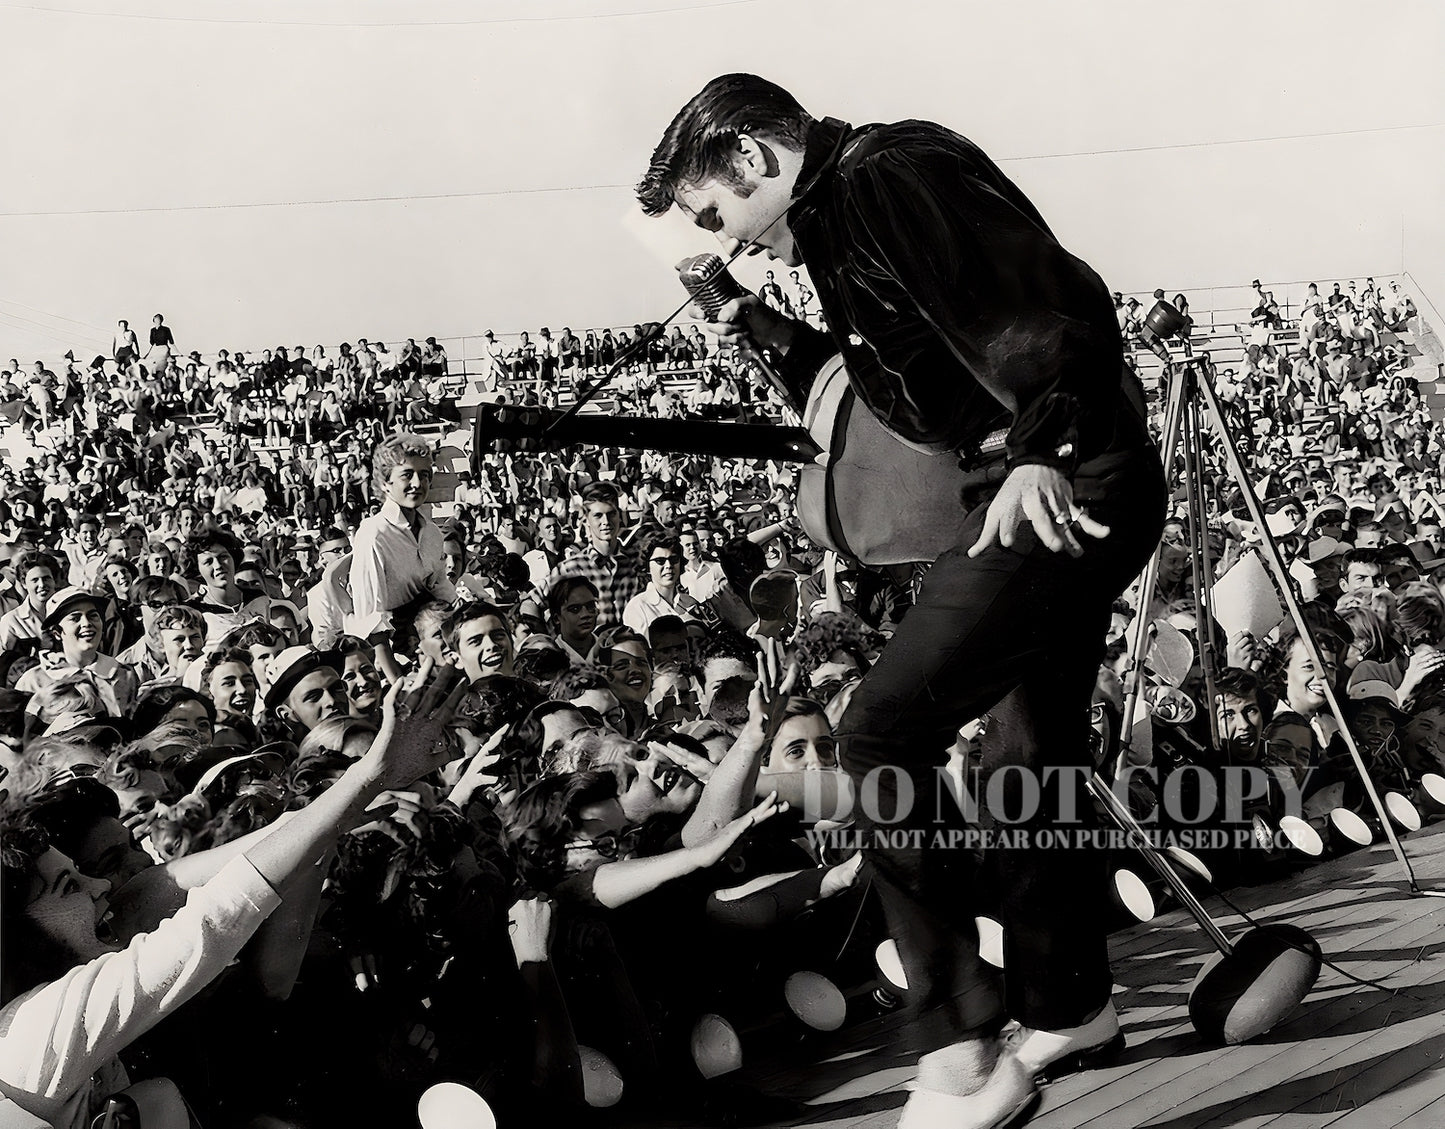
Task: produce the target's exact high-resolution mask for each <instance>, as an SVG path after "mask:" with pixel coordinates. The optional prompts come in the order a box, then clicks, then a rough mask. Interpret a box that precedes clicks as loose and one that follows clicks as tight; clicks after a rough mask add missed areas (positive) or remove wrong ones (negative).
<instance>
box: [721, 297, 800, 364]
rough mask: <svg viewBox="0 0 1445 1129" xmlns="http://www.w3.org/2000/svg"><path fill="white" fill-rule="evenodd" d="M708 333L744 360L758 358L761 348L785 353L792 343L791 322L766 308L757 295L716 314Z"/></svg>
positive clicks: (741, 299)
mask: <svg viewBox="0 0 1445 1129" xmlns="http://www.w3.org/2000/svg"><path fill="white" fill-rule="evenodd" d="M707 331H708V332H709V333H712V334H716V335H717V339H718V343H719V344H721V345H731V346H732V347H733V348H734V349H736V350H737V352H738V353H739V354H740V355H741V356H743V357H746V358H749V359H752V358H754V357H756V356H757V355H758V349H759V348H760V347H766V348H770V349H777V350H779V351H780V352H787V349H788V346H789V345H791V344H792V341H793V321H792V319H791V318H786V317H784V316H783V315H782V314H780V313H778V312H777V311H776V310H774V309H772V308H770V307H769V306H767V305H765V304H764V303H763V301H762V299H760V298H759V297H758V296H757V295H756V294H744V295H743V296H742V297H741V298H734V299H733V300H732V301H731V302H729V303H728V304H727V305H725V306H724V307H723V308H722V309H720V310H719V311H718V312H717V321H710V322H708V323H707Z"/></svg>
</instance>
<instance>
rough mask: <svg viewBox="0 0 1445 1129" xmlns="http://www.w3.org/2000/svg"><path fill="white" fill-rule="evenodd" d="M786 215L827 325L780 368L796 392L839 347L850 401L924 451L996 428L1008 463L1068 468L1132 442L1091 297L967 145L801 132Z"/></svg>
mask: <svg viewBox="0 0 1445 1129" xmlns="http://www.w3.org/2000/svg"><path fill="white" fill-rule="evenodd" d="M788 221H789V224H790V226H791V228H792V232H793V235H794V238H795V239H796V241H797V248H798V251H799V253H800V254H801V256H802V258H803V261H804V262H805V263H806V264H807V266H808V271H809V274H810V275H811V277H812V280H813V283H814V285H815V286H816V287H817V290H818V301H819V304H820V306H821V308H822V311H823V314H824V316H825V318H826V319H827V324H828V326H829V332H828V333H823V332H821V331H817V330H800V331H799V336H798V337H797V338H795V341H794V344H793V346H792V347H791V349H790V350H789V353H788V355H787V357H786V358H785V359H784V363H783V364H782V366H781V368H782V369H783V372H784V375H785V377H787V378H788V379H789V381H790V384H791V386H792V388H793V391H794V393H795V395H798V396H799V397H800V399H805V398H806V394H807V387H808V384H809V382H810V379H811V374H812V373H815V372H816V371H817V367H818V365H819V364H821V363H822V361H824V360H826V359H827V357H829V356H831V355H833V354H834V353H837V352H839V351H840V350H841V352H842V354H843V357H844V360H845V362H846V364H847V368H848V372H849V378H850V381H851V383H852V386H853V389H854V391H855V392H856V393H857V395H858V396H859V398H860V399H862V400H863V401H864V402H865V403H866V404H867V405H868V407H869V408H870V409H871V410H872V411H873V412H874V414H875V415H877V416H878V417H879V418H880V419H881V420H882V421H883V422H884V423H885V424H886V425H887V426H888V427H889V428H890V430H892V431H893V432H894V433H895V434H897V435H899V436H901V437H902V438H904V439H906V440H908V441H910V442H912V443H915V444H919V445H923V446H926V447H928V448H932V449H934V450H939V451H950V450H957V451H963V452H967V451H968V450H969V449H970V447H971V446H972V445H974V444H976V443H977V442H978V441H979V440H980V439H981V438H982V437H983V436H984V435H986V434H988V433H989V432H990V431H993V430H997V429H999V428H1001V427H1009V428H1010V432H1009V436H1008V443H1007V452H1008V455H1009V458H1010V461H1011V462H1012V463H1014V464H1022V463H1040V464H1045V465H1050V466H1056V467H1058V468H1060V469H1062V470H1064V471H1065V472H1066V473H1070V474H1073V473H1075V472H1076V471H1077V470H1078V469H1079V466H1080V463H1081V462H1086V461H1088V460H1090V459H1093V458H1095V457H1096V456H1098V455H1101V454H1103V453H1105V452H1110V451H1118V450H1120V449H1121V448H1122V447H1125V446H1127V447H1129V448H1131V449H1137V448H1138V447H1139V446H1140V445H1141V444H1142V443H1147V442H1148V440H1147V436H1146V434H1145V433H1144V431H1143V426H1142V422H1141V418H1140V413H1141V412H1142V396H1141V395H1139V394H1138V392H1137V382H1132V383H1133V385H1134V388H1133V390H1132V391H1131V393H1130V395H1129V396H1128V399H1127V401H1126V398H1125V395H1124V388H1125V381H1124V380H1123V378H1122V374H1123V367H1124V366H1123V345H1122V341H1121V339H1120V335H1119V326H1118V321H1117V319H1116V318H1115V316H1114V307H1113V302H1112V300H1111V298H1110V296H1109V291H1108V289H1107V287H1105V285H1104V283H1103V281H1102V280H1101V279H1100V278H1099V276H1098V275H1097V274H1095V273H1094V271H1093V270H1091V269H1090V268H1089V266H1088V265H1087V264H1085V263H1084V262H1082V261H1081V260H1079V259H1077V258H1075V257H1074V256H1073V255H1071V254H1069V253H1068V252H1067V251H1065V250H1064V248H1063V247H1061V246H1060V245H1059V243H1058V240H1056V239H1055V238H1054V236H1053V233H1052V232H1050V231H1049V228H1048V226H1047V225H1046V224H1045V223H1044V221H1043V219H1042V218H1041V217H1040V216H1039V214H1038V212H1037V211H1036V210H1035V209H1034V206H1033V205H1032V204H1031V203H1030V202H1029V201H1028V199H1027V198H1026V197H1025V196H1024V195H1023V193H1022V192H1020V191H1019V190H1018V188H1017V187H1015V186H1014V185H1013V184H1012V183H1011V182H1010V181H1009V180H1008V178H1007V177H1005V176H1004V174H1003V173H1002V172H1000V171H999V169H998V168H997V167H996V166H995V165H994V164H993V162H992V161H990V160H989V159H988V157H986V156H985V155H984V153H983V152H982V151H981V150H980V149H979V148H978V147H977V146H976V145H974V144H973V143H972V142H970V141H968V140H967V139H966V138H963V137H961V136H959V135H958V134H956V133H953V132H951V131H950V130H947V129H944V128H943V127H942V126H939V125H935V124H933V123H931V122H923V121H904V122H898V123H895V124H892V125H873V126H864V127H862V128H859V129H854V128H853V127H852V126H849V125H847V124H845V123H843V122H840V121H836V120H834V119H832V118H828V119H824V120H822V121H819V122H815V123H814V124H813V125H812V126H811V127H810V131H809V135H808V142H807V146H806V152H805V155H804V163H803V168H802V171H801V172H800V174H799V177H798V186H797V188H796V189H795V203H794V204H793V207H792V208H791V209H790V211H789V212H788ZM1005 404H1008V405H1010V406H1011V407H1012V408H1013V410H1012V411H1011V410H1010V407H1006V406H1005ZM1129 405H1132V407H1131V406H1129Z"/></svg>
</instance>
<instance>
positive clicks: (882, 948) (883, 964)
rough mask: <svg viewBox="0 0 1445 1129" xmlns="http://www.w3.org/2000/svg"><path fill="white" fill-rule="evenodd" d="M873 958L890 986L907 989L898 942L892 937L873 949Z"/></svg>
mask: <svg viewBox="0 0 1445 1129" xmlns="http://www.w3.org/2000/svg"><path fill="white" fill-rule="evenodd" d="M984 959H987V958H986V957H985V958H984ZM873 960H874V963H876V964H877V965H878V971H879V973H881V974H882V976H883V979H884V980H885V981H886V982H887V984H888V986H889V987H890V988H892V989H893V990H894V991H897V992H906V991H908V974H907V973H906V972H904V971H903V960H902V958H900V957H899V955H898V944H897V942H895V941H894V940H893V938H892V937H889V938H888V939H887V940H886V941H884V942H882V943H881V944H880V945H879V946H878V947H877V948H876V949H874V950H873Z"/></svg>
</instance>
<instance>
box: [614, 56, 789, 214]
mask: <svg viewBox="0 0 1445 1129" xmlns="http://www.w3.org/2000/svg"><path fill="white" fill-rule="evenodd" d="M812 120H813V119H812V118H811V117H810V116H809V115H808V112H807V111H806V110H804V109H803V107H802V106H801V105H800V104H799V103H798V100H797V99H796V98H794V97H793V96H792V95H791V94H789V93H788V92H787V91H786V90H784V89H783V88H782V87H781V86H778V85H777V84H776V83H772V82H769V81H768V80H767V79H765V78H759V77H758V76H757V75H753V74H725V75H721V76H719V77H718V78H715V79H713V80H712V81H711V82H709V83H708V84H707V85H706V86H704V87H703V88H702V90H701V91H699V92H698V93H697V94H696V95H695V96H694V97H693V98H692V99H691V100H690V101H689V102H688V103H687V105H685V106H684V107H683V108H682V109H681V110H679V111H678V112H677V116H676V117H674V118H673V119H672V121H671V122H670V123H669V124H668V127H667V129H666V130H665V131H664V132H663V135H662V140H661V141H659V142H658V143H657V148H656V149H654V150H653V151H652V162H651V163H650V164H649V165H648V167H647V172H646V173H645V174H643V177H642V180H641V181H639V182H638V185H637V202H638V203H639V204H641V205H642V210H643V211H644V212H645V213H646V214H647V215H649V216H660V215H662V214H664V213H665V212H666V211H667V210H668V209H669V208H671V207H672V203H673V199H672V194H673V192H674V190H675V189H677V188H678V187H679V186H680V185H683V184H700V183H703V182H705V181H708V180H719V181H721V182H723V183H724V184H729V185H736V184H738V183H739V182H740V178H739V176H738V172H737V169H736V166H735V165H734V154H735V153H736V151H737V139H738V135H739V134H742V133H747V134H753V135H756V136H760V137H767V138H771V139H773V140H776V141H781V142H784V143H786V144H787V145H789V146H790V147H792V148H794V149H801V148H802V147H803V144H804V142H805V140H806V138H807V134H808V126H809V124H811V122H812Z"/></svg>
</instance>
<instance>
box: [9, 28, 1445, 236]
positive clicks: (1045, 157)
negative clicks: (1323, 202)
mask: <svg viewBox="0 0 1445 1129" xmlns="http://www.w3.org/2000/svg"><path fill="white" fill-rule="evenodd" d="M5 6H6V5H4V4H3V3H0V7H5ZM1441 128H1445V122H1428V123H1421V124H1416V125H1391V126H1379V127H1372V128H1366V129H1342V130H1327V131H1324V132H1320V133H1290V134H1278V135H1275V136H1271V137H1240V138H1224V139H1222V140H1217V141H1177V142H1170V143H1168V144H1163V145H1129V146H1120V147H1117V148H1112V149H1083V150H1076V151H1073V152H1061V153H1032V154H1025V155H1022V156H1013V157H999V158H997V163H998V164H1001V165H1006V164H1011V163H1015V162H1020V161H1053V160H1064V159H1068V158H1078V157H1102V156H1111V155H1119V154H1126V153H1151V152H1165V151H1169V150H1181V149H1209V148H1215V147H1218V146H1225V145H1262V144H1272V143H1277V142H1283V141H1306V140H1318V139H1321V138H1328V137H1354V136H1360V135H1365V134H1378V133H1398V132H1401V131H1405V130H1420V129H1441ZM632 187H633V185H632V184H630V183H622V182H617V183H610V184H563V185H551V186H542V187H535V188H485V189H476V190H473V191H468V192H427V193H415V194H412V193H399V194H392V195H381V196H331V197H317V198H314V199H307V200H253V201H236V202H231V203H220V204H155V205H139V206H129V207H116V208H56V209H45V210H36V211H14V212H0V219H41V218H48V217H59V216H111V215H146V214H155V213H161V212H211V211H241V210H247V209H259V208H311V207H329V206H334V205H341V204H402V203H415V202H422V201H428V200H467V199H483V198H487V197H496V196H535V195H545V194H548V193H558V192H614V191H618V190H620V189H624V188H625V189H629V190H630V189H631V188H632Z"/></svg>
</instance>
